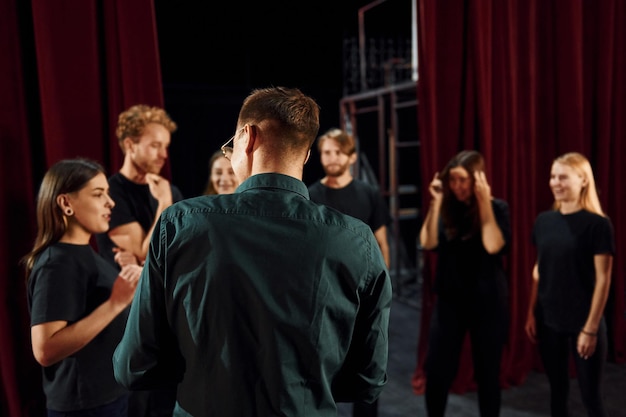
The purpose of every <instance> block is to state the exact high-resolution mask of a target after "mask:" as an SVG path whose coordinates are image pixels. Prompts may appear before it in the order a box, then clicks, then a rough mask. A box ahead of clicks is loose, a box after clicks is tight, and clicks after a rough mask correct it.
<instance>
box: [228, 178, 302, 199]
mask: <svg viewBox="0 0 626 417" xmlns="http://www.w3.org/2000/svg"><path fill="white" fill-rule="evenodd" d="M255 188H274V189H281V190H284V191H290V192H293V193H297V194H300V195H301V196H302V197H304V198H306V199H307V200H310V197H309V190H308V188H307V186H306V185H305V184H304V182H302V181H300V180H299V179H297V178H294V177H291V176H289V175H284V174H277V173H271V174H256V175H253V176H251V177H249V178H248V179H246V180H245V181H244V182H242V183H241V184H239V187H237V189H236V190H235V192H236V193H244V192H246V191H248V190H252V189H255Z"/></svg>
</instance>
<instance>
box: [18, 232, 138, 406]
mask: <svg viewBox="0 0 626 417" xmlns="http://www.w3.org/2000/svg"><path fill="white" fill-rule="evenodd" d="M117 274H118V272H117V271H116V270H115V269H114V268H113V267H111V265H109V264H108V263H107V262H106V261H105V260H104V259H102V257H101V256H99V255H98V254H97V253H96V252H95V251H94V250H93V249H92V248H91V246H89V245H72V244H67V243H56V244H54V245H51V246H50V247H48V248H46V249H45V250H44V251H43V252H41V254H39V256H37V259H36V260H35V265H34V267H33V270H32V272H31V274H30V277H29V281H28V307H29V311H30V316H31V319H30V320H31V326H34V325H37V324H41V323H47V322H51V321H57V320H63V321H67V322H68V325H71V324H73V323H75V322H77V321H79V320H80V319H82V318H84V317H85V316H87V315H89V314H90V313H91V312H92V311H93V310H95V308H96V307H98V306H99V305H100V304H102V303H103V302H104V301H106V300H107V299H108V298H109V296H110V295H111V288H112V286H113V282H114V281H115V279H116V277H117ZM127 315H128V309H126V310H124V311H123V312H122V313H121V314H119V315H118V316H117V317H116V318H115V319H114V320H113V321H112V322H111V323H110V324H109V325H108V326H107V327H105V328H104V330H102V332H100V333H99V334H98V335H97V336H96V337H95V338H94V339H93V340H92V341H91V342H89V343H88V344H87V345H86V346H85V347H83V348H82V349H80V350H79V351H78V352H76V353H74V354H73V355H71V356H69V357H67V358H65V359H63V360H61V361H60V362H57V363H55V364H54V365H51V366H48V367H45V368H43V389H44V392H45V394H46V403H47V407H48V408H49V409H51V410H56V411H73V410H84V409H88V408H93V407H97V406H100V405H104V404H107V403H109V402H111V401H114V400H115V399H117V398H119V397H120V396H121V395H123V394H124V393H125V392H126V390H125V389H124V388H122V387H121V386H120V385H119V384H118V383H117V382H116V381H115V379H114V377H113V365H112V362H111V358H112V356H113V351H114V350H115V347H116V346H117V344H118V343H119V341H120V339H121V338H122V334H123V332H124V326H125V324H126V318H127Z"/></svg>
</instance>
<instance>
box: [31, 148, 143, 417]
mask: <svg viewBox="0 0 626 417" xmlns="http://www.w3.org/2000/svg"><path fill="white" fill-rule="evenodd" d="M108 190H109V185H108V182H107V178H106V176H105V174H104V171H103V169H102V167H101V166H100V165H99V164H97V163H95V162H93V161H89V160H85V159H72V160H63V161H60V162H57V163H56V164H54V165H53V166H52V167H51V168H50V170H49V171H48V172H47V173H46V174H45V176H44V178H43V181H42V183H41V187H40V189H39V196H38V199H37V224H38V232H37V237H36V240H35V245H34V247H33V250H32V251H31V252H30V253H29V254H27V255H26V256H25V257H24V263H25V265H26V273H27V276H28V306H29V310H30V315H31V338H32V349H33V354H34V356H35V359H36V360H37V362H39V363H40V364H41V365H42V366H43V372H42V374H43V388H44V392H45V395H46V406H47V409H48V416H50V417H52V416H55V417H56V416H66V415H69V414H68V413H70V412H71V415H72V416H87V415H88V416H102V417H104V416H114V417H125V416H126V414H127V393H126V391H125V390H124V389H123V388H122V387H120V386H119V385H118V384H117V382H116V381H115V379H114V376H113V365H112V356H113V351H114V349H115V346H116V345H117V344H118V342H119V341H120V339H121V338H122V334H123V332H124V326H125V323H126V317H127V307H128V305H129V304H130V302H131V301H132V299H133V295H134V293H135V288H136V286H137V282H138V279H139V275H140V273H141V267H139V266H138V265H126V266H124V267H123V268H122V270H121V271H120V272H119V274H118V271H117V270H116V269H115V268H113V266H111V265H110V264H109V263H108V262H107V261H106V260H105V259H104V258H102V257H100V255H98V254H97V253H96V252H95V251H94V250H93V249H92V248H91V246H90V244H89V242H90V239H91V236H92V234H94V233H103V232H106V231H107V230H108V228H109V220H110V217H111V209H112V208H113V206H114V205H115V203H114V202H113V200H112V199H111V197H109V193H108Z"/></svg>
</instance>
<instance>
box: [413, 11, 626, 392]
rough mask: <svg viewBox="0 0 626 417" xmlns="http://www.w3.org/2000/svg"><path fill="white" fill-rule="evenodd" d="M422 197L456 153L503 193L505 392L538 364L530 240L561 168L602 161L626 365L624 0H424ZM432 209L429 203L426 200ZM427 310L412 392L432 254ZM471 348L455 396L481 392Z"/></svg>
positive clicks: (599, 170)
mask: <svg viewBox="0 0 626 417" xmlns="http://www.w3.org/2000/svg"><path fill="white" fill-rule="evenodd" d="M417 4H418V28H419V48H418V50H419V84H418V96H419V103H420V105H419V109H418V118H419V120H420V126H419V127H420V141H421V167H422V171H421V176H422V178H423V180H422V184H421V186H422V189H423V190H426V189H427V187H428V183H429V182H430V180H431V179H432V177H433V174H434V173H435V172H436V171H438V170H441V169H442V168H443V166H444V165H445V163H446V162H447V161H448V160H449V159H450V157H451V156H453V155H454V154H455V153H456V152H458V151H460V150H462V149H477V150H479V151H480V152H482V153H483V154H484V155H485V157H486V161H487V171H488V172H487V176H488V179H489V181H490V183H491V186H492V193H493V195H494V196H496V197H499V198H503V199H505V200H506V201H508V203H509V205H510V208H511V221H512V230H513V239H512V242H511V243H512V244H511V252H510V255H509V256H508V257H507V270H508V273H509V278H510V290H511V294H510V295H511V296H510V312H511V321H510V332H509V338H508V343H507V346H506V348H505V352H504V357H503V361H502V365H503V366H502V373H501V381H502V385H503V387H506V386H508V385H516V384H519V383H521V382H522V381H523V380H524V377H525V375H526V374H527V372H528V371H529V370H530V369H532V368H534V367H538V366H539V362H538V360H537V354H536V348H535V346H533V345H531V344H530V342H528V341H527V338H526V336H525V334H524V330H523V328H524V322H525V317H526V311H527V306H528V295H529V289H530V279H531V278H530V277H531V269H532V265H533V264H534V261H535V252H534V248H533V247H532V245H531V240H530V233H531V229H532V226H533V222H534V219H535V216H536V215H537V214H538V213H539V212H540V211H543V210H546V209H549V208H550V206H551V203H552V197H551V193H550V190H549V188H548V179H549V172H550V165H551V162H552V160H553V159H554V158H555V157H556V156H558V155H559V154H562V153H564V152H567V151H579V152H582V153H583V154H585V155H586V156H587V157H588V158H589V159H590V161H591V164H592V167H593V168H594V173H595V177H596V182H597V186H598V189H599V191H600V200H601V203H602V206H603V208H604V210H605V211H606V212H607V214H608V215H609V217H610V218H611V220H612V222H613V225H614V227H615V234H616V244H617V254H616V256H615V260H614V268H613V277H612V278H613V280H612V286H611V296H610V300H609V303H608V306H607V312H606V316H607V319H608V323H609V327H610V337H611V350H610V359H611V360H613V361H615V362H618V363H622V362H624V361H626V325H625V322H624V310H625V307H624V306H625V302H624V294H625V292H624V291H625V290H624V276H625V273H626V269H625V264H624V257H623V256H620V254H621V253H623V250H622V248H623V247H624V245H625V244H626V225H625V224H624V220H623V218H622V217H621V214H622V213H623V212H624V210H626V200H625V199H624V196H623V192H622V191H621V187H620V186H618V184H617V181H618V179H620V178H622V177H624V175H625V174H626V168H625V167H624V163H623V161H622V160H621V159H623V157H624V156H625V155H626V149H625V147H626V145H625V144H624V143H625V139H626V137H625V134H626V118H624V117H623V115H624V114H626V85H625V82H626V64H625V62H624V57H625V56H626V44H625V40H626V28H625V26H624V25H623V24H621V23H623V22H626V3H624V2H622V1H620V0H604V1H601V2H596V1H591V0H588V1H576V2H572V1H569V0H554V1H544V0H510V1H506V2H504V1H498V0H470V1H467V0H446V1H440V0H417ZM424 194H425V195H424V202H423V207H427V204H428V195H427V193H424ZM424 257H425V267H424V291H423V308H422V315H421V329H422V330H421V332H420V339H419V344H418V352H417V367H416V370H415V373H414V376H413V380H412V383H413V389H414V391H415V393H417V394H420V393H422V392H423V388H424V382H425V379H424V374H423V363H424V356H425V353H426V347H427V343H428V328H429V321H430V318H431V315H432V308H433V303H434V300H435V296H434V294H433V293H432V284H433V277H434V265H435V255H433V254H430V253H425V254H424ZM472 377H473V375H472V366H471V359H470V356H469V344H467V343H466V345H465V349H464V352H463V356H462V359H461V366H460V369H459V373H458V375H457V378H456V380H455V382H454V385H453V391H454V392H464V391H467V390H471V389H474V388H475V386H474V382H473V380H472Z"/></svg>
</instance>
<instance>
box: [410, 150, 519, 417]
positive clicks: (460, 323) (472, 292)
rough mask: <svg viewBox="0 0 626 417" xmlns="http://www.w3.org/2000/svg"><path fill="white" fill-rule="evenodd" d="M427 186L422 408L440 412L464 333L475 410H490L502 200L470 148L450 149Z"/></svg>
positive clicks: (503, 231)
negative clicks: (432, 268) (428, 258)
mask: <svg viewBox="0 0 626 417" xmlns="http://www.w3.org/2000/svg"><path fill="white" fill-rule="evenodd" d="M429 192H430V195H431V203H430V208H429V210H428V213H427V214H426V218H425V219H424V223H423V225H422V228H421V230H420V243H421V246H422V247H423V248H424V249H427V250H436V251H437V271H436V278H435V291H436V293H437V300H436V304H435V308H434V312H433V316H432V320H431V324H430V332H429V336H428V337H429V342H428V353H427V357H426V361H425V366H424V369H425V371H426V392H425V399H426V409H427V412H428V415H429V416H430V417H440V416H443V415H444V413H445V409H446V404H447V400H448V392H449V390H450V386H451V385H452V382H453V380H454V378H455V376H456V373H457V370H458V364H459V358H460V355H461V349H462V345H463V341H464V339H465V335H466V334H467V333H468V332H469V335H470V341H471V345H472V360H473V365H474V378H475V380H476V383H477V385H478V404H479V408H480V415H481V416H482V417H488V416H497V415H499V412H500V402H501V392H500V382H499V375H500V360H501V356H502V348H503V345H504V342H505V340H506V335H507V327H508V320H507V317H508V303H507V297H508V289H507V278H506V275H505V273H504V270H503V266H502V256H503V254H504V253H505V251H506V249H507V247H508V242H509V241H510V237H511V225H510V219H509V207H508V204H507V203H506V202H505V201H503V200H500V199H495V198H492V196H491V187H490V186H489V183H488V182H487V176H486V175H485V163H484V159H483V156H482V155H481V154H480V153H479V152H476V151H462V152H460V153H459V154H457V155H455V156H454V157H453V158H452V159H451V160H450V161H449V162H448V164H447V165H446V167H445V168H444V170H443V171H442V172H441V173H440V174H435V177H434V178H433V180H432V182H431V183H430V186H429Z"/></svg>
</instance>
